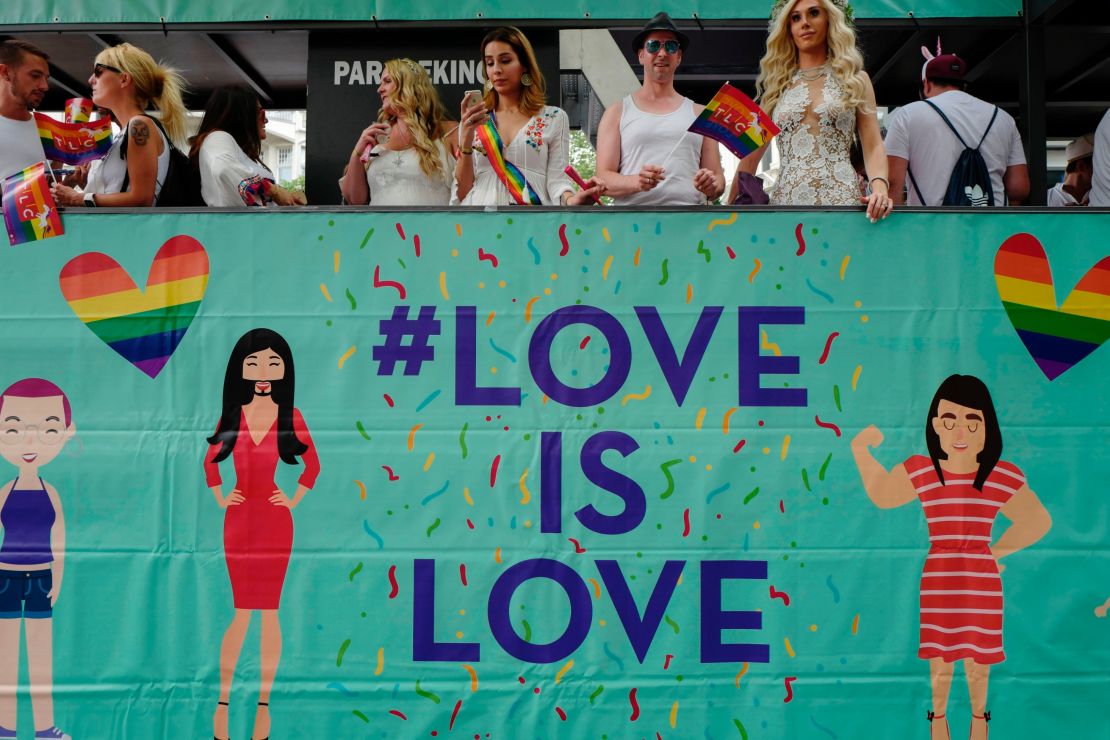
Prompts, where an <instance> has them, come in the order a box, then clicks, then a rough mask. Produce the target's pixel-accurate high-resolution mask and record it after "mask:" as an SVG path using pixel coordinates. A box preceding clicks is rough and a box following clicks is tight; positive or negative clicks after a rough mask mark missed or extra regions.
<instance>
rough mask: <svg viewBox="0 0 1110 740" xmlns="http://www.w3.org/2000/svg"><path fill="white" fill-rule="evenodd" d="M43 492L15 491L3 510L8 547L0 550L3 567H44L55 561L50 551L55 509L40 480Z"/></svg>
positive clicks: (1, 519)
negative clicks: (4, 565) (44, 564)
mask: <svg viewBox="0 0 1110 740" xmlns="http://www.w3.org/2000/svg"><path fill="white" fill-rule="evenodd" d="M39 485H41V486H42V488H40V489H37V490H35V489H31V490H19V489H16V488H15V487H14V486H15V484H14V483H13V484H12V486H13V488H12V490H11V491H10V492H9V493H8V498H7V500H6V501H5V502H4V508H3V509H0V525H3V527H4V544H3V545H2V546H0V563H6V564H8V565H42V564H43V563H49V562H52V561H53V560H54V553H53V551H52V550H51V548H50V530H51V528H53V526H54V519H55V514H54V505H53V504H52V503H50V496H49V494H47V493H46V484H45V483H43V482H42V479H41V478H39Z"/></svg>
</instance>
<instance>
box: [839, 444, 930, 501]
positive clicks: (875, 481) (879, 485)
mask: <svg viewBox="0 0 1110 740" xmlns="http://www.w3.org/2000/svg"><path fill="white" fill-rule="evenodd" d="M882 443H883V433H882V432H880V431H879V429H878V427H876V426H874V425H872V426H869V427H867V428H866V429H864V430H863V431H862V432H860V433H859V434H857V435H856V437H855V439H853V440H852V457H854V458H855V459H856V467H857V468H859V475H860V478H862V479H863V488H864V490H866V491H867V497H868V498H870V499H871V502H872V503H874V504H875V506H878V507H879V508H880V509H893V508H894V507H896V506H902V505H903V504H908V503H909V502H910V501H913V500H914V499H915V498H917V492H916V491H915V490H914V487H913V483H911V482H910V475H909V473H907V472H906V469H905V467H903V466H902V465H896V466H895V467H894V468H893V469H891V470H889V471H888V470H887V469H886V468H884V467H883V466H882V463H880V462H879V461H878V460H876V459H875V456H874V455H872V454H871V449H870V448H872V447H878V446H879V445H881V444H882Z"/></svg>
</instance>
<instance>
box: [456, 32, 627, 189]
mask: <svg viewBox="0 0 1110 740" xmlns="http://www.w3.org/2000/svg"><path fill="white" fill-rule="evenodd" d="M480 53H481V55H482V60H483V67H484V69H485V77H486V86H485V87H486V89H485V97H484V98H483V99H482V100H479V101H476V102H475V101H473V99H472V98H463V101H462V106H461V109H460V112H461V114H462V118H461V120H460V122H459V148H460V151H461V153H462V156H460V157H459V160H458V162H457V163H456V164H455V192H454V194H453V195H452V199H451V203H452V204H453V205H460V204H461V205H464V206H506V205H586V204H589V203H590V202H591V199H593V198H595V197H596V196H599V195H602V194H604V190H605V186H604V185H602V184H601V183H600V182H599V181H598V180H596V179H594V178H590V179H589V180H587V181H586V184H587V188H586V189H585V190H582V191H577V190H576V188H575V186H574V183H573V182H572V181H571V179H570V177H569V176H568V175H567V174H566V172H564V170H565V168H566V166H567V165H568V164H570V122H569V120H568V119H567V114H566V113H565V112H564V111H563V109H562V108H556V107H554V106H551V105H546V104H545V103H546V101H547V83H546V82H545V81H544V79H543V73H542V72H541V71H540V65H539V63H538V62H537V61H536V54H535V52H534V51H533V50H532V44H531V43H530V42H529V41H528V38H527V37H526V36H525V35H524V34H523V33H521V31H520V29H519V28H512V27H505V28H495V29H493V30H492V31H490V32H489V33H487V34H486V36H485V38H483V39H482V45H481V51H480Z"/></svg>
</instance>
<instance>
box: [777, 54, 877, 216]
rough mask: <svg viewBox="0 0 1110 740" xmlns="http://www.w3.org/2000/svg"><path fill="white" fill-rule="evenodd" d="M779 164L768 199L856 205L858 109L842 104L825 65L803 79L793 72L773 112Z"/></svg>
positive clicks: (836, 84)
mask: <svg viewBox="0 0 1110 740" xmlns="http://www.w3.org/2000/svg"><path fill="white" fill-rule="evenodd" d="M771 118H773V119H774V121H775V124H776V125H778V127H779V128H780V129H782V133H780V134H779V135H778V137H777V138H776V141H777V142H778V148H779V155H780V157H781V162H782V164H781V166H780V170H779V177H778V181H777V182H776V183H775V187H774V190H772V191H771V195H770V200H771V205H773V206H775V205H780V206H858V205H859V204H860V196H859V185H858V180H857V178H856V171H855V168H854V167H852V163H851V160H850V159H849V151H850V149H851V147H852V141H853V139H854V138H855V133H856V111H855V110H854V109H846V108H845V107H844V89H843V88H842V87H841V86H840V82H839V81H838V80H837V79H836V75H835V74H833V73H832V70H829V71H828V72H827V73H826V74H825V75H824V76H823V77H822V78H820V79H817V80H813V81H806V80H803V79H802V76H801V71H800V70H799V71H798V72H795V74H794V79H793V80H792V81H791V83H790V86H789V87H788V88H787V90H786V91H785V92H784V93H783V94H782V97H781V98H779V101H778V103H777V104H776V105H775V110H774V111H773V112H772V114H771Z"/></svg>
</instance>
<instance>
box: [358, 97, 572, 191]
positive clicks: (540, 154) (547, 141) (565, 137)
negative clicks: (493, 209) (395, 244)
mask: <svg viewBox="0 0 1110 740" xmlns="http://www.w3.org/2000/svg"><path fill="white" fill-rule="evenodd" d="M502 145H503V154H504V156H505V159H507V160H509V161H510V162H512V163H513V164H514V165H516V166H517V168H518V169H519V170H520V171H521V172H522V173H524V179H525V180H527V181H528V183H529V184H530V185H531V186H532V187H533V188H534V189H535V191H536V195H538V196H539V197H540V201H541V202H542V203H543V205H545V206H549V205H559V204H560V203H561V202H562V197H563V193H566V192H568V191H569V192H571V193H573V192H575V190H576V188H575V186H574V183H573V182H572V181H571V179H570V177H568V176H567V174H566V173H565V172H564V171H563V170H564V168H565V167H566V166H567V165H568V164H569V163H570V122H569V121H568V120H567V114H566V113H565V112H564V111H563V109H562V108H556V107H554V106H551V105H545V106H544V107H543V110H541V111H540V112H539V113H537V114H536V115H534V116H532V117H531V118H529V119H528V123H526V124H525V125H524V126H523V127H521V129H520V131H518V132H517V134H516V136H514V137H513V140H512V141H511V142H505V141H504V140H502ZM471 146H473V147H474V153H473V154H471V155H470V156H471V157H473V158H474V160H473V161H474V185H473V186H472V187H471V188H470V192H469V193H467V194H466V197H465V198H463V200H462V203H461V204H460V203H458V202H457V201H458V196H457V191H455V192H452V195H451V205H464V206H508V205H516V204H517V202H516V200H515V199H514V198H513V196H511V195H509V191H508V190H507V189H506V188H505V186H504V185H503V184H502V183H501V180H499V179H498V177H497V173H495V172H494V171H493V167H492V166H491V165H490V163H489V160H488V159H487V158H486V155H485V153H484V152H483V150H482V149H481V142H480V141H479V140H478V135H477V132H475V135H474V141H473V142H472V143H471ZM464 156H465V155H464ZM374 166H376V165H371V167H370V169H373V168H374ZM371 197H373V194H372V193H371ZM371 202H374V201H371Z"/></svg>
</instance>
